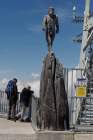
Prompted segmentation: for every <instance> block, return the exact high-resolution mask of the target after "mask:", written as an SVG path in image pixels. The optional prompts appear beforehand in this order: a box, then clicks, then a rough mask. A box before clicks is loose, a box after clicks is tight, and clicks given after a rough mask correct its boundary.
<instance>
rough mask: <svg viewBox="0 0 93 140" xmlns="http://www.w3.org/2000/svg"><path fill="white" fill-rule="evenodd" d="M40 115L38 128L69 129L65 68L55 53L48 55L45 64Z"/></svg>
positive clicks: (42, 75)
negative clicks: (64, 77)
mask: <svg viewBox="0 0 93 140" xmlns="http://www.w3.org/2000/svg"><path fill="white" fill-rule="evenodd" d="M38 115H39V116H38V118H39V119H38V127H39V128H40V129H48V130H64V129H65V128H67V129H69V109H68V101H67V94H66V91H65V85H64V79H63V67H62V64H60V63H59V61H58V60H57V59H56V57H55V55H54V53H51V54H50V53H48V54H47V56H46V57H45V59H44V62H43V69H42V73H41V81H40V108H39V113H38Z"/></svg>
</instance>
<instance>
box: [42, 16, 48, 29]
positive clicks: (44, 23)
mask: <svg viewBox="0 0 93 140" xmlns="http://www.w3.org/2000/svg"><path fill="white" fill-rule="evenodd" d="M42 25H43V28H42V30H43V31H46V27H47V17H46V16H45V17H44V18H43V23H42Z"/></svg>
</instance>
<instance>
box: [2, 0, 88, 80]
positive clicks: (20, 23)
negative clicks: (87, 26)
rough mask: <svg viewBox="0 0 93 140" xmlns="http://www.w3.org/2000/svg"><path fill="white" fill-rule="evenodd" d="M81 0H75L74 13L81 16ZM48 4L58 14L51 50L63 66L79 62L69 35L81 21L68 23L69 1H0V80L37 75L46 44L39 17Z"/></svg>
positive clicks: (74, 64)
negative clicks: (58, 27) (58, 28)
mask: <svg viewBox="0 0 93 140" xmlns="http://www.w3.org/2000/svg"><path fill="white" fill-rule="evenodd" d="M84 1H85V0H76V6H77V14H78V15H81V16H82V15H83V10H84ZM49 6H53V7H54V8H55V10H56V13H57V15H58V16H59V24H60V32H59V34H57V35H56V38H55V41H54V45H53V50H54V52H55V54H56V57H57V58H59V60H60V62H62V63H63V65H64V67H70V68H72V67H75V66H76V65H77V64H78V63H79V54H80V44H76V43H73V41H72V38H73V37H74V36H76V35H77V34H79V33H81V30H82V24H73V23H72V7H73V0H46V1H45V0H0V80H2V79H4V78H7V79H11V78H12V77H17V78H18V79H21V80H26V81H28V80H30V79H31V78H32V74H38V73H39V74H40V72H41V68H42V62H43V58H44V57H45V55H46V54H47V45H46V41H45V36H44V33H43V32H42V19H43V16H44V15H46V14H47V9H48V7H49Z"/></svg>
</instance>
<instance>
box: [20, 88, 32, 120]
mask: <svg viewBox="0 0 93 140" xmlns="http://www.w3.org/2000/svg"><path fill="white" fill-rule="evenodd" d="M32 94H33V91H31V90H30V86H28V87H27V88H24V89H23V90H22V93H21V95H20V104H21V121H24V120H25V119H24V117H25V114H26V113H27V112H28V113H27V117H26V118H29V116H30V111H29V110H30V109H29V108H30V106H31V97H32Z"/></svg>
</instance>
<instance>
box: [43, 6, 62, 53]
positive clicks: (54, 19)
mask: <svg viewBox="0 0 93 140" xmlns="http://www.w3.org/2000/svg"><path fill="white" fill-rule="evenodd" d="M43 31H45V33H46V41H47V45H48V51H49V52H51V49H52V45H53V41H54V38H55V34H56V33H58V32H59V23H58V16H57V15H56V14H55V10H54V8H53V7H49V9H48V15H46V16H44V19H43Z"/></svg>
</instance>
